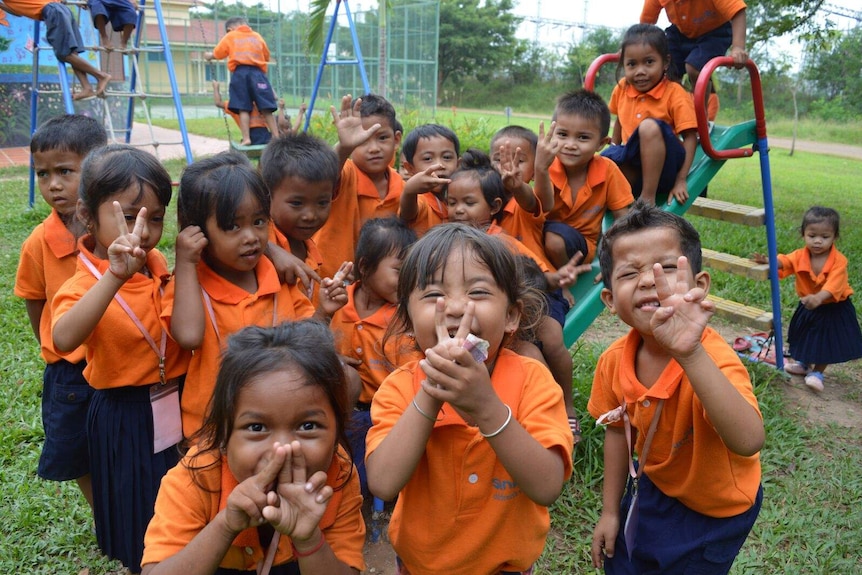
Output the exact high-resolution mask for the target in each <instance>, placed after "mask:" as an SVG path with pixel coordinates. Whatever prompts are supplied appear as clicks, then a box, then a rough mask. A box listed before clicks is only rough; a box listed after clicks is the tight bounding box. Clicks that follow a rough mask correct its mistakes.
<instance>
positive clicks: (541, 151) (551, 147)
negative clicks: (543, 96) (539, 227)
mask: <svg viewBox="0 0 862 575" xmlns="http://www.w3.org/2000/svg"><path fill="white" fill-rule="evenodd" d="M556 127H557V123H556V122H551V128H550V129H549V130H548V133H547V134H545V123H544V122H541V123H540V124H539V142H538V144H537V145H536V160H535V174H534V175H533V193H534V194H535V195H536V199H537V200H539V203H540V204H542V211H544V212H545V213H548V212H550V211H551V210H552V209H553V208H554V186H553V184H552V183H551V174H550V173H549V172H548V170H549V169H550V168H551V164H553V163H554V158H555V157H556V156H557V152H558V151H559V150H560V143H559V141H558V140H555V139H554V130H555V129H556ZM522 207H523V206H522Z"/></svg>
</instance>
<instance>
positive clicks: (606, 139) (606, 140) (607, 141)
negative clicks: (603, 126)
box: [599, 136, 611, 150]
mask: <svg viewBox="0 0 862 575" xmlns="http://www.w3.org/2000/svg"><path fill="white" fill-rule="evenodd" d="M610 143H611V137H610V136H605V137H604V138H602V145H601V148H599V149H600V150H601V149H602V148H604V147H605V146H607V145H608V144H610Z"/></svg>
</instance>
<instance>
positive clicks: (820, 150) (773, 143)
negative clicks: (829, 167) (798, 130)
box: [767, 135, 862, 160]
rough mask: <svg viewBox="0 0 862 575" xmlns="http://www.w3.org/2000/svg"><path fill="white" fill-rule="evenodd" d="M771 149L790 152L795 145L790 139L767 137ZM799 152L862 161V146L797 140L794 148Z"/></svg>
mask: <svg viewBox="0 0 862 575" xmlns="http://www.w3.org/2000/svg"><path fill="white" fill-rule="evenodd" d="M767 141H768V142H769V147H770V148H782V149H785V150H789V149H790V147H791V146H792V145H793V140H791V139H790V138H771V137H769V136H768V135H767ZM794 149H795V150H796V151H799V152H810V153H812V154H826V155H827V156H839V157H841V158H850V159H851V160H862V146H845V145H844V144H833V143H831V142H809V141H805V140H796V145H795V147H794Z"/></svg>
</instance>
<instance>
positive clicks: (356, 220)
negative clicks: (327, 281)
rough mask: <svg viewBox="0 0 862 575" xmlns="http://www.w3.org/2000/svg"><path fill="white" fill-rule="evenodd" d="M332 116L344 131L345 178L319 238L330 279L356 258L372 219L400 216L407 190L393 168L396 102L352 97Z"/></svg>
mask: <svg viewBox="0 0 862 575" xmlns="http://www.w3.org/2000/svg"><path fill="white" fill-rule="evenodd" d="M331 112H332V117H333V119H334V121H335V126H336V128H337V129H338V144H337V145H336V147H335V150H336V152H337V153H338V160H339V166H340V169H341V175H340V177H339V180H338V190H337V192H336V194H335V198H334V199H333V201H332V213H331V214H330V218H329V220H328V221H327V223H326V224H324V226H323V227H322V228H321V229H320V231H319V232H317V233H316V234H315V235H314V241H315V242H317V245H318V246H319V247H320V251H321V253H322V254H323V266H322V268H321V269H322V273H323V274H324V275H331V274H332V273H333V272H334V270H336V269H338V266H339V265H341V262H343V261H348V260H350V258H352V257H353V253H354V251H355V250H356V240H357V239H358V238H359V230H360V228H362V224H364V223H365V221H366V220H370V219H371V218H385V217H387V216H395V215H397V214H398V206H399V202H400V200H401V191H402V190H403V189H404V180H402V179H401V176H400V175H398V172H396V171H395V169H394V168H392V166H393V163H394V159H395V151H396V150H397V149H398V144H399V143H400V142H401V124H399V123H398V120H396V119H395V108H393V107H392V104H390V103H389V101H388V100H386V99H385V98H383V97H382V96H377V95H376V94H366V95H365V96H363V97H362V98H359V99H357V100H356V101H352V99H351V97H350V95H347V96H345V97H344V98H342V100H341V110H340V112H338V113H336V110H335V107H334V106H333V107H332V108H331Z"/></svg>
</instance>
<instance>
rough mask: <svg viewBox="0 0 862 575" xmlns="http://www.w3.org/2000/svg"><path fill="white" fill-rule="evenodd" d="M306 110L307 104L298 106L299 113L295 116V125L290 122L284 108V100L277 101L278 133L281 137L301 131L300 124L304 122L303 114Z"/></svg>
mask: <svg viewBox="0 0 862 575" xmlns="http://www.w3.org/2000/svg"><path fill="white" fill-rule="evenodd" d="M306 110H308V104H306V103H305V102H303V103H301V104H300V105H299V112H298V113H297V115H296V124H294V123H293V122H291V119H290V114H288V113H287V110H285V108H284V98H279V99H278V118H277V123H278V133H279V134H281V135H286V134H296V133H298V132H300V131H302V123H303V122H304V121H305V112H306Z"/></svg>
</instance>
